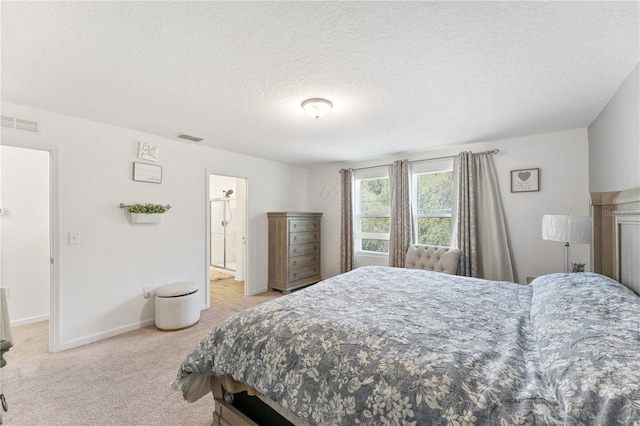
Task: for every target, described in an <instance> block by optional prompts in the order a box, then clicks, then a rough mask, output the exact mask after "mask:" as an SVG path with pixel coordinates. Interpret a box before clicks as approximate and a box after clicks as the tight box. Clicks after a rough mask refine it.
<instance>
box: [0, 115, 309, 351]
mask: <svg viewBox="0 0 640 426" xmlns="http://www.w3.org/2000/svg"><path fill="white" fill-rule="evenodd" d="M2 111H3V114H7V115H10V116H17V117H24V118H28V119H31V120H36V121H39V122H40V124H41V129H42V132H41V134H40V135H28V134H22V133H18V132H13V131H11V130H6V129H2V141H3V144H5V143H6V144H13V145H19V146H32V145H47V146H52V147H56V148H57V156H58V159H59V161H58V164H57V173H58V180H59V182H58V183H59V195H58V197H59V216H58V218H59V219H58V222H57V223H55V224H54V227H57V228H58V229H59V232H60V243H59V247H58V250H59V255H58V258H57V259H56V264H55V268H57V272H58V274H59V278H58V279H57V283H56V284H54V287H56V286H57V289H58V297H59V300H60V303H59V313H58V315H57V318H54V320H55V321H57V323H58V326H59V328H60V335H59V336H58V340H59V341H58V342H57V343H58V345H57V346H56V347H54V350H62V349H67V348H71V347H74V346H79V345H82V344H85V343H88V342H91V341H95V340H99V339H101V338H105V337H108V336H111V335H115V334H118V333H121V332H124V331H128V330H131V329H135V328H139V327H140V326H144V325H150V324H153V321H154V303H153V298H151V299H144V298H143V295H142V286H143V285H152V286H153V287H154V288H155V287H157V286H160V285H164V284H167V283H171V282H175V281H184V280H189V281H194V282H197V283H198V284H199V285H200V287H201V288H202V290H203V291H202V294H203V296H202V297H203V300H202V303H203V305H204V304H205V302H206V301H205V300H204V294H205V291H204V289H205V287H204V286H205V285H208V275H207V274H206V268H207V265H208V259H206V254H205V241H206V238H205V230H206V227H205V218H206V208H207V205H206V203H208V201H207V200H208V196H209V194H207V193H206V191H205V187H206V180H207V179H208V175H207V174H206V169H207V168H208V169H209V170H210V171H211V172H212V173H215V174H220V175H227V176H240V177H245V178H247V179H248V194H249V206H248V223H249V230H248V245H249V249H248V252H249V265H248V269H247V277H246V280H247V283H248V285H249V288H248V293H249V294H255V293H258V292H260V291H263V290H266V289H267V247H268V246H267V235H268V233H267V215H266V213H267V212H268V211H286V210H304V209H305V208H306V207H307V191H306V190H307V182H308V180H307V170H306V169H302V168H298V167H293V166H289V165H284V164H281V163H276V162H272V161H266V160H262V159H258V158H254V157H250V156H246V155H238V154H233V153H229V152H225V151H220V150H216V149H211V148H206V147H203V146H199V145H196V144H191V143H184V142H180V141H178V140H173V139H167V138H162V137H159V136H154V135H149V134H145V133H141V132H136V131H132V130H128V129H123V128H118V127H114V126H109V125H105V124H101V123H96V122H92V121H87V120H81V119H77V118H73V117H69V116H64V115H60V114H56V113H51V112H47V111H43V110H38V109H34V108H29V107H25V106H21V105H16V104H10V103H3V104H2ZM139 141H143V142H147V143H150V144H153V145H157V146H158V147H159V156H158V162H157V164H158V165H161V166H162V172H163V173H162V175H163V182H162V184H160V185H158V184H150V183H144V182H136V181H133V180H132V163H133V162H134V161H138V160H137V158H136V153H137V146H138V142H139ZM121 202H123V203H125V204H130V203H134V202H156V203H161V204H165V203H166V204H171V205H172V206H173V208H172V209H171V210H169V211H168V212H167V213H166V214H165V215H164V217H163V219H162V223H160V224H158V225H151V226H144V225H143V226H133V225H131V224H129V222H128V220H127V218H126V215H125V214H124V212H122V211H121V209H119V208H117V207H116V206H117V205H118V204H120V203H121ZM71 231H73V232H79V233H80V244H78V245H69V244H67V243H66V241H67V234H68V233H69V232H71ZM54 297H55V295H54ZM52 314H54V315H55V312H52Z"/></svg>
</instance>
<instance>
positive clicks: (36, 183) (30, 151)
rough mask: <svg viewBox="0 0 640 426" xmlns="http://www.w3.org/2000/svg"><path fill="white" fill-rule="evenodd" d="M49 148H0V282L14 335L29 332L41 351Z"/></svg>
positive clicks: (46, 342)
mask: <svg viewBox="0 0 640 426" xmlns="http://www.w3.org/2000/svg"><path fill="white" fill-rule="evenodd" d="M51 169H52V152H51V151H49V150H46V149H36V148H25V147H17V146H8V145H2V146H0V170H1V173H0V176H1V177H0V191H1V192H0V193H1V194H2V198H1V205H0V209H1V210H0V240H1V241H0V246H1V247H2V256H0V257H1V260H0V286H2V287H3V288H5V289H7V290H5V291H6V293H7V295H8V298H7V304H8V307H9V316H10V320H11V326H12V328H13V329H14V330H15V331H14V337H15V336H16V335H19V333H20V330H21V329H24V330H25V332H27V333H30V334H34V335H35V336H36V337H35V338H37V339H38V340H39V343H38V345H37V347H39V348H42V351H43V352H46V351H47V350H49V351H54V350H55V342H53V341H52V340H53V339H52V336H54V333H53V331H52V330H54V327H55V324H53V322H52V317H53V315H51V310H52V308H53V304H52V303H51V300H52V297H51V294H52V258H53V254H52V228H51V223H52V221H51V217H52V206H51V204H52V200H53V198H52V196H51V193H52V181H51V176H52V173H51Z"/></svg>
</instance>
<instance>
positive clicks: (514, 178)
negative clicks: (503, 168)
mask: <svg viewBox="0 0 640 426" xmlns="http://www.w3.org/2000/svg"><path fill="white" fill-rule="evenodd" d="M533 191H540V169H538V168H535V169H519V170H511V192H533Z"/></svg>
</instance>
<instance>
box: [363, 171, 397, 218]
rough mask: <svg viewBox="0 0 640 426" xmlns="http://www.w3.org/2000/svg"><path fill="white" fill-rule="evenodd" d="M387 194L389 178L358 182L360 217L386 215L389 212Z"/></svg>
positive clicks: (389, 200) (389, 205)
mask: <svg viewBox="0 0 640 426" xmlns="http://www.w3.org/2000/svg"><path fill="white" fill-rule="evenodd" d="M389 194H390V191H389V178H380V179H364V180H362V181H360V205H361V210H360V211H361V212H362V215H363V216H367V215H379V214H383V215H388V214H389V212H390V211H391V197H390V195H389Z"/></svg>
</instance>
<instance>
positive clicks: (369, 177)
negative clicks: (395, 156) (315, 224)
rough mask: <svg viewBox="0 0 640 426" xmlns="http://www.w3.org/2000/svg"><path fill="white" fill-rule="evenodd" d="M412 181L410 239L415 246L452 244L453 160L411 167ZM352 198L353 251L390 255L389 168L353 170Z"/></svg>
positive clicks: (448, 159) (423, 163)
mask: <svg viewBox="0 0 640 426" xmlns="http://www.w3.org/2000/svg"><path fill="white" fill-rule="evenodd" d="M411 179H412V183H411V200H412V201H411V202H412V206H411V210H412V212H413V223H414V226H413V228H414V236H413V240H414V241H415V242H416V243H418V244H430V245H438V246H449V245H451V226H452V223H451V211H452V206H453V197H454V187H453V158H447V159H443V160H432V161H423V162H419V163H415V164H412V165H411ZM354 198H355V212H354V222H355V250H356V252H360V253H362V254H365V255H370V254H376V253H379V254H387V253H389V232H390V223H391V220H390V217H391V188H390V182H389V168H388V167H386V166H384V167H376V168H372V169H364V170H356V173H355V197H354Z"/></svg>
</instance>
